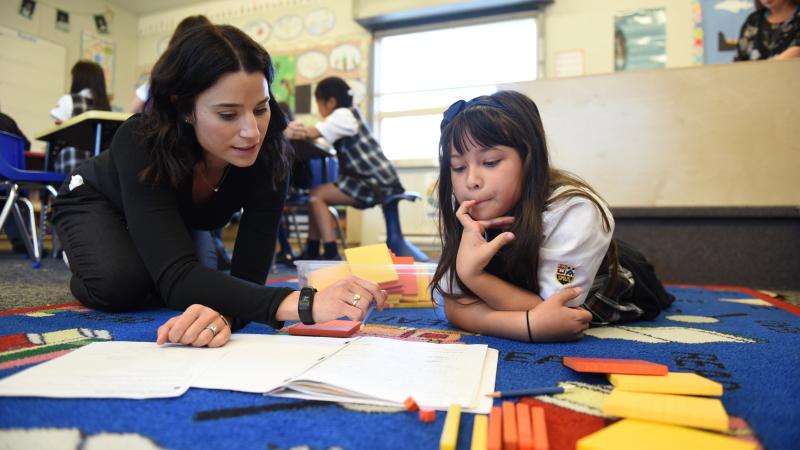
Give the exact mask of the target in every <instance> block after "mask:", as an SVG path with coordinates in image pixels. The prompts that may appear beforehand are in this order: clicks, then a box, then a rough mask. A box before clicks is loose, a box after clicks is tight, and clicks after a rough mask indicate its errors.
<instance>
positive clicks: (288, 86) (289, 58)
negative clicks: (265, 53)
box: [270, 55, 297, 111]
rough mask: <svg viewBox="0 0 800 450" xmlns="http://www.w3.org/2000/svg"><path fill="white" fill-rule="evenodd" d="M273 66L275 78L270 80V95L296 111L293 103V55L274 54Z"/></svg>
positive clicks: (294, 67) (294, 72)
mask: <svg viewBox="0 0 800 450" xmlns="http://www.w3.org/2000/svg"><path fill="white" fill-rule="evenodd" d="M272 64H273V65H274V66H275V79H274V80H272V86H270V87H271V88H272V95H274V96H275V101H277V102H286V103H288V104H289V108H291V110H292V111H296V105H295V78H296V75H295V74H296V67H297V64H296V58H295V56H294V55H276V56H274V57H273V58H272Z"/></svg>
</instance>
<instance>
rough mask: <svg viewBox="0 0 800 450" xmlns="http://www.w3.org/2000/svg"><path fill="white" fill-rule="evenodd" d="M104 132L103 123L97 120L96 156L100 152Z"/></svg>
mask: <svg viewBox="0 0 800 450" xmlns="http://www.w3.org/2000/svg"><path fill="white" fill-rule="evenodd" d="M102 132H103V124H102V123H101V122H97V130H96V131H95V133H94V156H97V155H99V154H100V135H101V134H102Z"/></svg>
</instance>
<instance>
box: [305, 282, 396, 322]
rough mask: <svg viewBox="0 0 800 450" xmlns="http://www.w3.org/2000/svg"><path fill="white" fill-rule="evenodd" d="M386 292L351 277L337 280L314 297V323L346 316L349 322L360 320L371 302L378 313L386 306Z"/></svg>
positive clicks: (371, 283) (312, 312) (375, 285)
mask: <svg viewBox="0 0 800 450" xmlns="http://www.w3.org/2000/svg"><path fill="white" fill-rule="evenodd" d="M386 296H387V295H386V291H384V290H382V289H381V288H380V286H378V285H377V284H375V283H373V282H371V281H367V280H365V279H363V278H359V277H357V276H355V275H351V276H350V277H348V278H345V279H343V280H339V281H337V282H336V283H334V284H332V285H331V286H329V287H327V288H325V289H323V290H321V291H319V292H317V293H316V295H314V307H313V308H314V309H313V310H312V311H311V314H312V315H313V317H314V322H317V323H322V322H327V321H329V320H335V319H338V318H340V317H342V316H346V317H347V318H349V319H350V320H361V319H363V318H364V315H365V314H366V313H367V309H369V306H370V304H371V303H372V302H373V300H374V301H375V302H376V306H377V308H378V311H383V308H384V306H385V304H386Z"/></svg>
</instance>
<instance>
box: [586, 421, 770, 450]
mask: <svg viewBox="0 0 800 450" xmlns="http://www.w3.org/2000/svg"><path fill="white" fill-rule="evenodd" d="M576 447H577V450H641V449H644V448H646V449H648V450H674V449H681V450H695V449H697V450H700V449H702V450H755V449H756V448H757V446H756V444H755V443H753V442H746V441H742V440H739V439H734V438H731V437H728V436H725V435H722V434H717V433H710V432H708V431H701V430H695V429H692V428H685V427H678V426H675V425H666V424H663V423H655V422H643V421H639V420H634V419H623V420H620V421H619V422H616V423H614V424H612V425H610V426H607V427H605V428H603V429H602V430H600V431H597V432H595V433H592V434H590V435H588V436H586V437H584V438H582V439H580V440H579V441H578V442H577V446H576Z"/></svg>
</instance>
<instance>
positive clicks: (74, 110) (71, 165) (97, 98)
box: [50, 61, 111, 174]
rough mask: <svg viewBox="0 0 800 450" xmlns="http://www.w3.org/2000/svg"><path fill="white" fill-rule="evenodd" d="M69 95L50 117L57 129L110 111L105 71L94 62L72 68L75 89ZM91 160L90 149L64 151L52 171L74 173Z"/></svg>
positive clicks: (66, 149) (76, 64)
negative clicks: (70, 121) (88, 113)
mask: <svg viewBox="0 0 800 450" xmlns="http://www.w3.org/2000/svg"><path fill="white" fill-rule="evenodd" d="M69 92H70V93H69V94H66V95H62V96H61V98H59V99H58V103H57V104H56V107H55V108H53V109H52V110H50V116H51V117H52V118H53V119H54V120H55V121H56V125H60V124H61V122H64V121H65V120H67V119H69V118H70V117H74V116H77V115H78V114H81V113H84V112H86V111H89V110H100V111H111V105H110V104H109V101H108V95H107V94H106V79H105V75H104V74H103V68H102V67H100V66H99V65H98V64H96V63H93V62H91V61H78V62H77V63H75V65H74V66H72V86H71V87H70V89H69ZM91 157H92V152H91V151H90V150H88V149H82V148H75V147H64V148H62V149H60V150H58V153H57V154H56V158H55V162H54V163H53V168H54V169H55V171H56V172H61V173H65V174H70V173H72V171H73V170H75V168H76V167H78V165H80V163H82V162H83V161H85V160H87V159H89V158H91Z"/></svg>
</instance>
